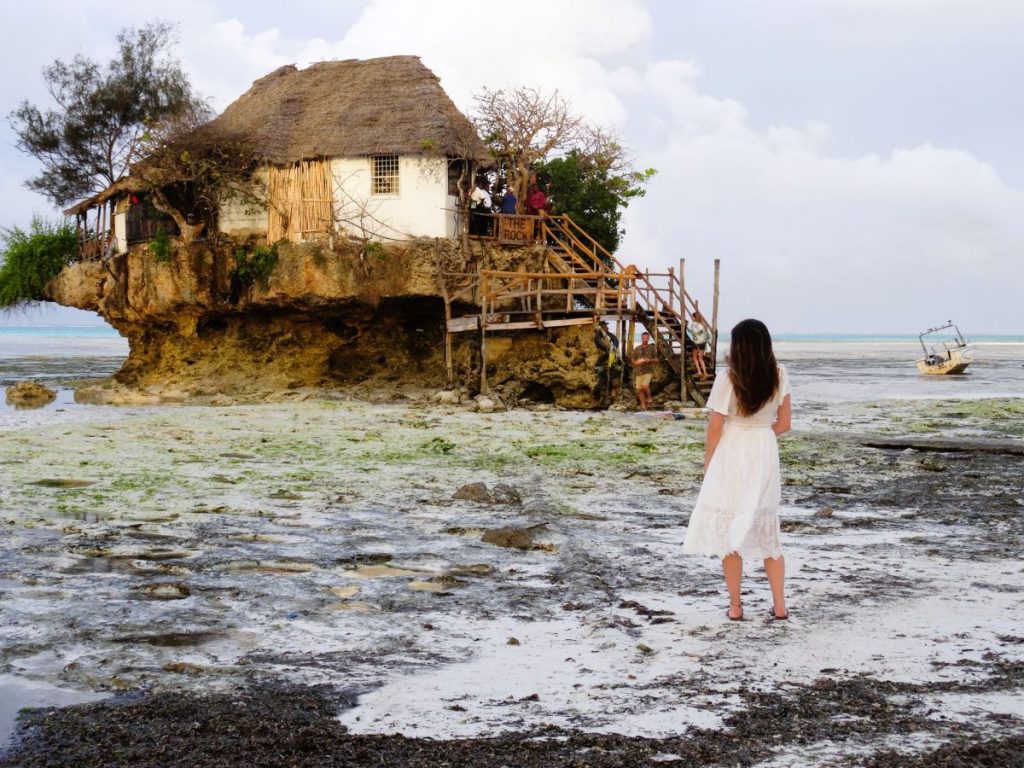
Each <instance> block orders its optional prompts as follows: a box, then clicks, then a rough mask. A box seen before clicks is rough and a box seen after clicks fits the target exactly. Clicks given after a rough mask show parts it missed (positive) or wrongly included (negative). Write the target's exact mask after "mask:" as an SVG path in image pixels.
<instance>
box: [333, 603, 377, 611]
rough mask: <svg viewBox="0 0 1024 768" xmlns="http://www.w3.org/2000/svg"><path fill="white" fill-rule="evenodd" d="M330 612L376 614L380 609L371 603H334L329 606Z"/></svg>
mask: <svg viewBox="0 0 1024 768" xmlns="http://www.w3.org/2000/svg"><path fill="white" fill-rule="evenodd" d="M329 610H332V611H346V612H350V613H378V612H379V611H380V608H379V607H378V606H376V605H373V604H372V603H358V602H352V603H335V604H334V605H332V606H329Z"/></svg>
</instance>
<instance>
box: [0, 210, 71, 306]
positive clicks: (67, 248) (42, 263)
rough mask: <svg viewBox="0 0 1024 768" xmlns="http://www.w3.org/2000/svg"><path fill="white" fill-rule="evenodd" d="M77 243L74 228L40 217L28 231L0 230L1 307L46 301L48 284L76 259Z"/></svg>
mask: <svg viewBox="0 0 1024 768" xmlns="http://www.w3.org/2000/svg"><path fill="white" fill-rule="evenodd" d="M76 245H77V243H76V240H75V233H74V232H73V231H72V229H71V227H69V226H68V225H67V224H63V223H61V224H52V223H50V222H48V221H45V220H44V219H41V218H40V217H38V216H34V217H33V218H32V224H31V225H30V226H29V231H28V232H25V231H24V230H22V229H19V228H18V227H11V228H10V229H6V228H5V229H0V248H2V252H0V260H2V263H0V309H10V308H12V307H17V306H20V305H24V304H31V303H32V302H36V301H43V300H44V299H45V298H46V297H45V296H44V295H43V290H44V288H45V287H46V284H47V283H48V282H50V280H52V279H53V278H55V277H56V276H57V275H58V273H60V271H61V270H62V269H64V267H65V266H67V265H68V264H70V263H71V262H72V261H74V260H75V258H76V254H77V249H76Z"/></svg>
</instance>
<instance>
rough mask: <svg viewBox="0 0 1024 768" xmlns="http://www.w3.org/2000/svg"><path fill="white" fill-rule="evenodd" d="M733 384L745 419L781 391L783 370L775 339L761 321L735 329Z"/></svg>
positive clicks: (743, 322)
mask: <svg viewBox="0 0 1024 768" xmlns="http://www.w3.org/2000/svg"><path fill="white" fill-rule="evenodd" d="M729 380H730V381H732V386H733V389H734V390H735V391H736V405H737V407H738V408H739V412H740V415H741V416H753V415H754V414H755V413H757V412H758V411H759V410H761V409H762V408H763V407H764V404H765V403H767V402H768V401H769V400H770V399H771V397H772V395H774V394H775V390H777V389H778V388H779V369H778V364H777V363H776V362H775V353H774V352H772V337H771V334H770V333H768V328H767V326H765V324H764V323H762V322H761V321H760V320H752V319H748V320H741V321H740V322H738V323H736V327H735V328H733V329H732V343H731V344H730V346H729Z"/></svg>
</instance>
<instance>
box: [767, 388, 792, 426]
mask: <svg viewBox="0 0 1024 768" xmlns="http://www.w3.org/2000/svg"><path fill="white" fill-rule="evenodd" d="M792 426H793V404H792V403H791V402H790V400H789V395H786V396H785V397H784V398H782V405H780V406H779V411H778V413H776V414H775V423H774V424H772V432H774V433H775V434H776V435H784V434H786V433H787V432H789V430H790V428H791V427H792Z"/></svg>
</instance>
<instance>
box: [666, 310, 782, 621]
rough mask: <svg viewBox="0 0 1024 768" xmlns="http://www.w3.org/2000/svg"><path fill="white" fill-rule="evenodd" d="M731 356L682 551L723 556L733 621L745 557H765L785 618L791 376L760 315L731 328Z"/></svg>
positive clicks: (715, 401)
mask: <svg viewBox="0 0 1024 768" xmlns="http://www.w3.org/2000/svg"><path fill="white" fill-rule="evenodd" d="M726 362H727V363H728V365H729V368H728V370H727V371H724V372H723V373H722V374H720V375H719V376H718V378H717V379H715V384H714V386H713V387H712V389H711V395H710V396H709V398H708V407H709V408H710V409H711V414H710V416H709V418H708V435H707V447H706V448H705V452H704V483H703V484H702V485H701V489H700V495H699V496H698V497H697V504H696V506H695V507H694V509H693V513H692V514H691V515H690V522H689V524H688V526H687V531H686V542H685V544H684V545H683V551H684V552H686V553H689V554H699V555H713V556H715V557H719V558H721V559H722V572H723V574H724V575H725V584H726V586H727V587H728V589H729V612H728V614H727V615H728V617H729V618H730V619H732V620H733V621H741V620H742V619H743V604H742V602H741V599H740V582H741V580H742V577H743V558H745V557H746V558H748V559H749V558H755V559H763V560H764V569H765V572H766V573H767V575H768V584H769V585H770V586H771V590H772V603H773V605H772V610H771V614H770V615H771V618H773V619H779V620H781V619H788V618H789V613H788V612H787V610H786V597H785V591H784V587H785V560H784V559H783V557H782V547H781V546H780V544H779V503H780V501H781V498H782V484H781V481H780V478H779V444H778V440H777V437H778V436H779V435H781V434H783V433H785V432H788V431H789V428H790V421H791V418H792V405H791V403H790V395H789V376H788V375H787V374H786V369H785V368H784V367H783V366H782V365H779V364H778V363H777V362H776V361H775V354H774V353H773V352H772V338H771V335H770V334H769V333H768V329H767V328H766V327H765V325H764V323H762V322H761V321H760V320H743V321H742V322H740V323H738V324H737V325H736V327H735V328H733V329H732V343H731V345H730V348H729V357H728V358H727V359H726Z"/></svg>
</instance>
